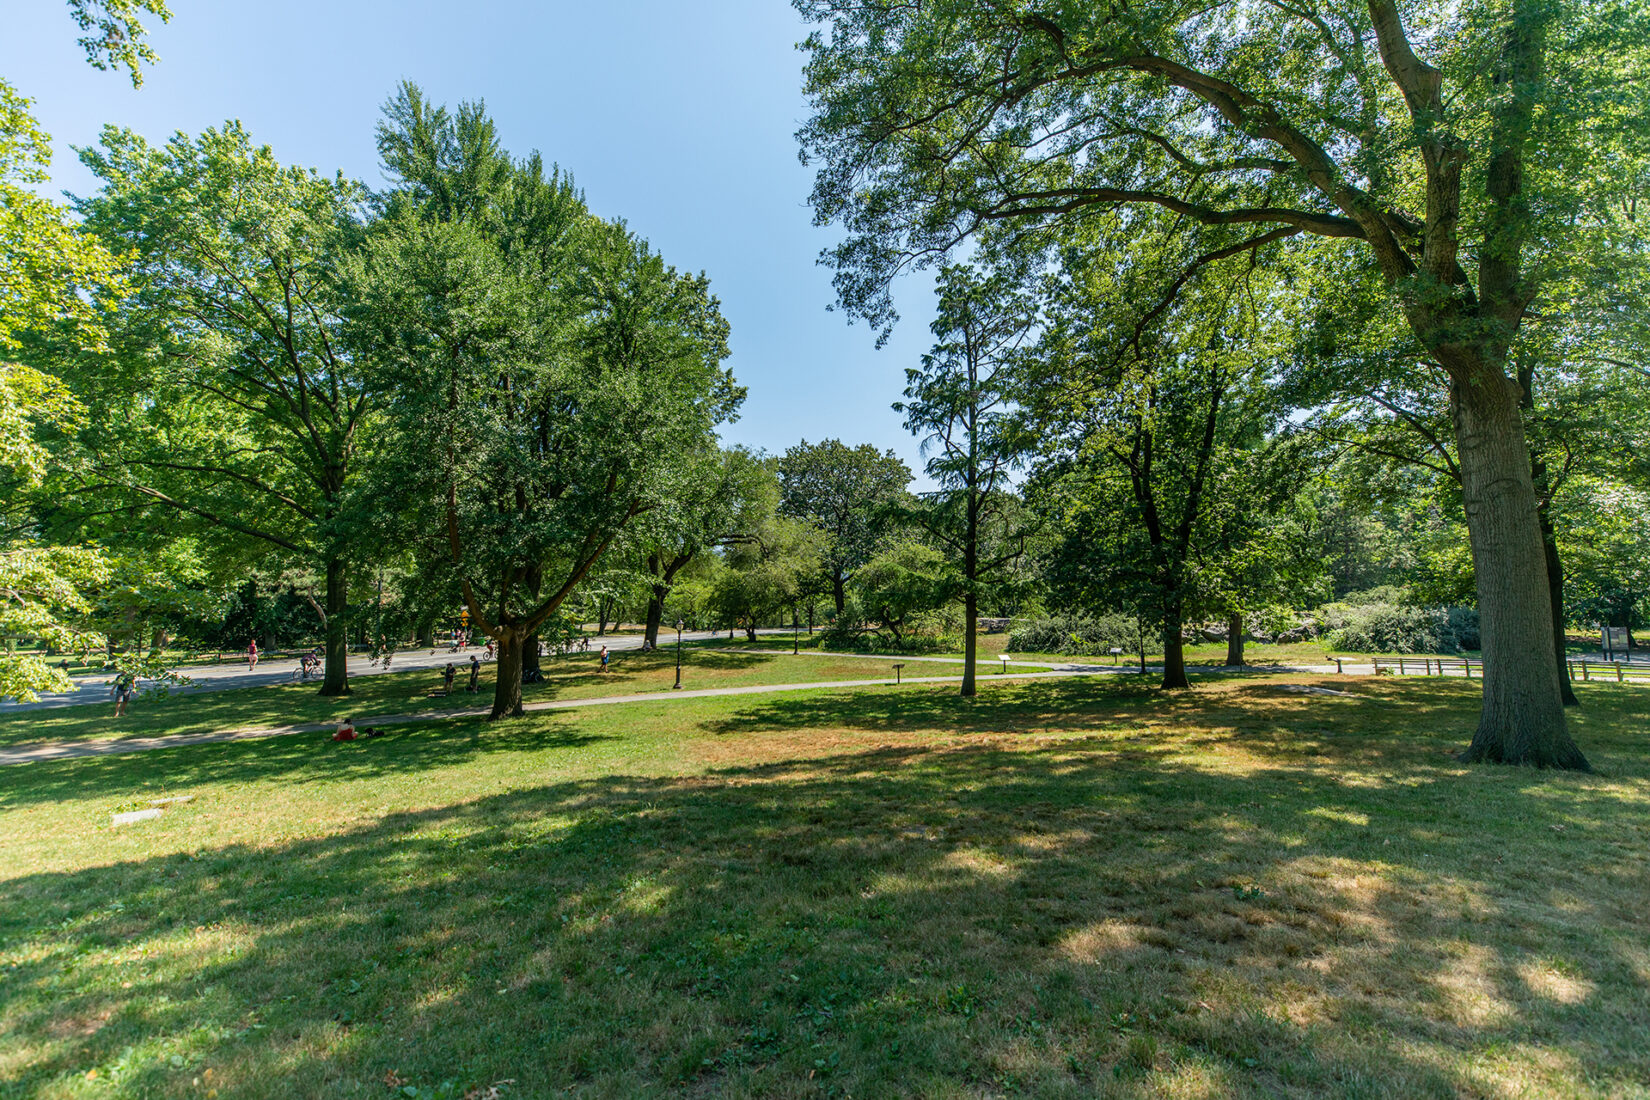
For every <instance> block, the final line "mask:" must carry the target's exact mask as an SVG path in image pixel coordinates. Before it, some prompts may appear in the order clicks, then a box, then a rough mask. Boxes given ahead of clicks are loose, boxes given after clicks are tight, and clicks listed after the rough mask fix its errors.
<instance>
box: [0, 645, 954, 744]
mask: <svg viewBox="0 0 1650 1100" xmlns="http://www.w3.org/2000/svg"><path fill="white" fill-rule="evenodd" d="M682 653H683V661H684V670H683V686H684V687H685V688H719V687H748V686H752V685H757V684H786V683H810V682H817V681H821V680H855V679H876V678H879V677H886V676H891V675H893V668H892V664H891V661H890V660H888V659H881V660H874V661H870V662H867V661H865V660H861V659H852V660H840V661H839V660H834V659H829V658H823V659H822V658H801V657H798V658H792V657H789V656H787V655H784V654H778V653H776V654H773V655H752V654H739V653H727V652H718V651H715V650H708V649H699V648H694V647H691V646H686V647H683V651H682ZM453 663H454V665H455V667H457V668H458V670H459V675H458V678H457V680H456V682H455V691H454V693H453V694H451V695H447V696H445V697H444V698H432V697H431V692H432V691H433V690H435V689H438V688H440V686H441V671H440V670H439V669H420V670H417V671H410V672H394V673H385V674H380V675H371V676H356V677H354V678H353V679H352V680H351V681H350V685H351V693H350V694H349V695H348V696H346V697H343V698H327V697H324V696H321V695H320V694H318V691H317V689H318V686H319V685H318V684H316V683H314V682H311V683H308V684H296V683H287V684H279V685H270V686H265V687H249V688H230V689H225V690H222V691H205V692H186V691H178V690H172V691H169V692H148V693H145V694H140V695H139V696H138V698H137V700H136V701H135V702H134V703H133V704H132V705H131V707H130V709H129V710H128V712H127V714H126V715H125V716H124V717H123V718H120V719H119V720H117V719H115V718H114V705H113V703H108V704H83V705H77V706H72V707H49V708H42V709H38V710H18V711H11V712H7V713H4V714H0V747H5V746H13V745H19V744H28V743H32V742H37V741H80V740H103V739H112V738H119V737H151V736H155V735H158V734H171V733H206V732H211V731H216V730H233V729H262V728H268V727H273V726H284V725H293V724H303V723H312V722H333V721H336V720H338V719H340V718H343V717H345V716H349V717H353V718H356V719H358V720H362V721H364V720H366V719H368V718H370V717H372V716H378V715H405V714H419V713H439V712H442V711H452V710H465V709H473V708H476V707H490V706H491V705H492V701H493V674H494V671H495V666H494V665H492V664H484V665H482V672H481V676H480V682H479V685H478V690H477V691H476V692H475V693H471V692H469V691H467V690H465V685H466V684H467V682H468V676H469V671H468V658H464V659H455V660H454V662H453ZM543 668H544V672H545V680H544V682H543V683H539V684H525V685H523V688H522V698H523V700H524V701H525V702H527V703H533V702H536V701H544V700H551V699H589V698H595V697H600V696H607V695H629V694H639V693H643V692H653V691H669V690H671V688H672V686H673V685H674V683H675V680H676V655H675V651H674V650H669V649H660V650H656V651H654V652H652V653H640V652H636V651H620V652H617V653H614V654H613V660H612V664H611V665H610V667H609V670H608V671H607V672H606V673H605V674H604V673H602V672H601V671H600V666H599V661H598V659H597V655H596V653H594V652H591V653H581V654H574V655H570V656H567V657H546V658H545V659H544V665H543ZM925 672H927V673H928V674H930V675H950V674H952V671H951V670H948V669H946V668H943V667H935V668H930V669H925Z"/></svg>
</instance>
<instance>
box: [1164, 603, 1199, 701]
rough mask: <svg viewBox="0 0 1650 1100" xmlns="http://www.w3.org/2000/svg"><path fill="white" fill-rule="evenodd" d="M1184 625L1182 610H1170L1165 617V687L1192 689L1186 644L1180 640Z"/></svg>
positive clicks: (1177, 608) (1176, 608) (1175, 608)
mask: <svg viewBox="0 0 1650 1100" xmlns="http://www.w3.org/2000/svg"><path fill="white" fill-rule="evenodd" d="M1183 625H1184V623H1183V621H1182V616H1181V613H1180V608H1179V607H1178V606H1176V607H1172V608H1170V609H1169V610H1168V611H1167V612H1165V613H1164V615H1163V686H1164V687H1166V688H1183V687H1191V686H1192V685H1191V681H1189V680H1187V679H1186V643H1185V642H1183V641H1182V640H1181V638H1180V631H1181V627H1182V626H1183Z"/></svg>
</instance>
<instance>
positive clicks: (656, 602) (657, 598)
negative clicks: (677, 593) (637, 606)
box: [645, 584, 670, 649]
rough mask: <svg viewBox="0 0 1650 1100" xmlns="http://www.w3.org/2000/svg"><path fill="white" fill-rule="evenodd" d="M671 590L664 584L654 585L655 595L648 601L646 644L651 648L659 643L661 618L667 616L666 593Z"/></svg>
mask: <svg viewBox="0 0 1650 1100" xmlns="http://www.w3.org/2000/svg"><path fill="white" fill-rule="evenodd" d="M669 591H670V589H669V588H666V587H665V586H664V585H662V584H655V585H654V586H653V595H652V596H650V597H649V598H648V601H647V634H646V643H645V644H646V645H647V647H648V648H649V649H652V648H655V647H657V646H658V644H659V620H660V619H663V618H664V617H665V595H666V594H667V593H668V592H669Z"/></svg>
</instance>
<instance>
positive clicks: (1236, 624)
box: [1226, 611, 1243, 666]
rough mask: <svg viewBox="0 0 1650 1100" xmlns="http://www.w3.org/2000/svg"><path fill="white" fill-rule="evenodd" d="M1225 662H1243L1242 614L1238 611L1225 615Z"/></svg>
mask: <svg viewBox="0 0 1650 1100" xmlns="http://www.w3.org/2000/svg"><path fill="white" fill-rule="evenodd" d="M1226 663H1227V664H1228V665H1234V666H1236V665H1241V664H1243V614H1242V613H1241V612H1238V611H1233V612H1231V613H1229V614H1228V615H1227V616H1226Z"/></svg>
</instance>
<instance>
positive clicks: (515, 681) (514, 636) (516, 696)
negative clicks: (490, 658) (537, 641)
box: [487, 626, 526, 721]
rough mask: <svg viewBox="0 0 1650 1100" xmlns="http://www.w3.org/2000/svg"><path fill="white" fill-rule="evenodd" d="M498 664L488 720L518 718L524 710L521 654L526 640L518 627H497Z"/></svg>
mask: <svg viewBox="0 0 1650 1100" xmlns="http://www.w3.org/2000/svg"><path fill="white" fill-rule="evenodd" d="M496 640H497V641H498V664H497V667H496V669H495V672H494V676H495V680H494V683H493V710H492V713H491V714H489V715H488V716H487V718H488V720H489V721H492V720H494V719H498V718H520V717H521V716H522V715H523V714H525V713H526V711H524V710H522V707H521V656H522V650H523V648H524V646H523V643H524V642H525V641H526V637H525V635H523V634H522V632H521V628H520V627H513V626H501V627H499V629H498V636H497V639H496Z"/></svg>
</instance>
